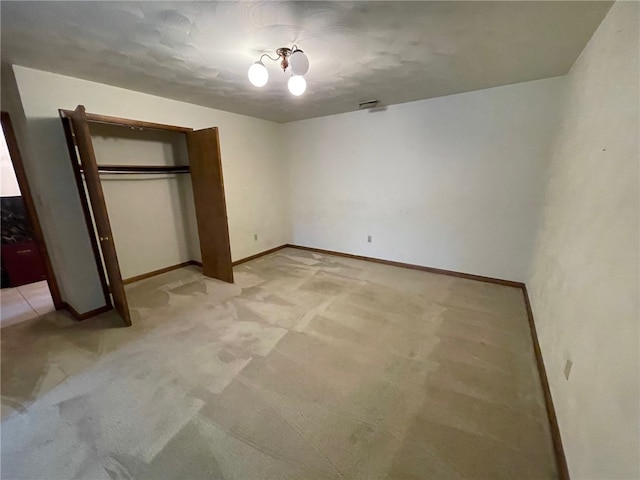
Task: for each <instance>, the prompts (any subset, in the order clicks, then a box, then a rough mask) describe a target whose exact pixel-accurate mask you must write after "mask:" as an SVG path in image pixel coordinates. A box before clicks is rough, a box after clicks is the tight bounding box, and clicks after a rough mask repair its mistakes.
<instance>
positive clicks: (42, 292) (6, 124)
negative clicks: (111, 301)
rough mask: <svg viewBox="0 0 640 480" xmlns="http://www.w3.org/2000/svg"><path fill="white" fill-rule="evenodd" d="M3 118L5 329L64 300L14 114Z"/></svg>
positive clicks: (0, 181) (0, 183)
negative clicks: (46, 241)
mask: <svg viewBox="0 0 640 480" xmlns="http://www.w3.org/2000/svg"><path fill="white" fill-rule="evenodd" d="M1 117H2V131H3V135H2V138H1V139H0V169H1V171H0V206H1V212H2V219H1V230H2V236H1V238H2V243H1V246H0V248H1V255H0V266H1V271H2V278H1V287H2V290H1V295H2V310H1V311H0V326H2V327H5V326H8V325H12V324H15V323H19V322H22V321H25V320H30V319H32V318H36V317H38V316H40V315H45V314H47V313H49V312H52V311H54V310H57V309H61V308H63V307H64V303H63V302H62V299H61V297H60V291H59V289H58V284H57V282H56V278H55V275H54V273H53V268H52V267H51V262H50V260H49V254H48V252H47V247H46V244H45V241H44V236H43V234H42V229H41V227H40V221H39V219H38V215H37V212H36V209H35V204H34V200H33V197H32V190H31V188H30V186H29V182H28V180H27V176H26V172H25V169H24V165H23V163H22V156H21V154H20V149H19V148H18V143H17V139H16V136H15V133H14V130H13V125H12V124H11V118H10V117H9V114H8V113H6V112H2V113H1Z"/></svg>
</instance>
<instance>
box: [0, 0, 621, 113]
mask: <svg viewBox="0 0 640 480" xmlns="http://www.w3.org/2000/svg"><path fill="white" fill-rule="evenodd" d="M610 6H611V2H596V1H585V2H578V1H568V2H564V1H542V2H526V1H505V2H456V1H448V2H424V1H423V2H399V1H394V2H275V1H262V2H111V1H108V2H107V1H105V2H57V1H56V2H10V1H2V2H1V3H0V9H1V10H0V13H1V18H2V61H3V62H9V63H15V64H19V65H24V66H28V67H33V68H38V69H42V70H48V71H52V72H57V73H61V74H65V75H70V76H74V77H79V78H84V79H88V80H94V81H97V82H101V83H107V84H110V85H116V86H120V87H124V88H128V89H131V90H137V91H141V92H147V93H151V94H155V95H160V96H163V97H168V98H174V99H177V100H182V101H186V102H191V103H196V104H199V105H206V106H210V107H213V108H218V109H221V110H228V111H231V112H236V113H242V114H246V115H251V116H255V117H259V118H265V119H269V120H274V121H277V122H288V121H293V120H299V119H304V118H311V117H318V116H323V115H329V114H333V113H340V112H347V111H352V110H356V109H357V108H358V103H359V102H362V101H366V100H371V99H378V100H379V101H380V102H381V104H383V105H391V104H395V103H402V102H407V101H412V100H419V99H424V98H431V97H438V96H442V95H448V94H452V93H459V92H465V91H471V90H478V89H482V88H488V87H493V86H498V85H506V84H511V83H517V82H523V81H528V80H535V79H540V78H546V77H552V76H556V75H563V74H565V73H567V71H568V70H569V68H570V67H571V65H572V64H573V62H574V61H575V59H576V58H577V57H578V55H579V54H580V52H581V50H582V49H583V47H584V46H585V44H586V43H587V41H588V40H589V38H590V37H591V35H592V33H593V32H594V31H595V29H596V28H597V26H598V25H599V23H600V21H601V20H602V18H603V17H604V15H605V14H606V12H607V11H608V9H609V7H610ZM294 43H295V44H297V45H298V46H299V47H300V48H302V49H303V50H304V51H305V53H306V54H307V55H308V57H309V59H310V62H311V68H310V71H309V73H308V74H307V76H306V78H307V85H308V86H307V92H306V93H305V94H304V95H303V96H302V97H293V96H292V95H291V94H289V92H288V90H287V85H286V83H287V82H286V80H287V79H288V75H285V74H283V72H282V70H280V69H279V66H278V65H277V64H276V63H275V62H268V61H266V62H265V64H266V65H267V68H268V69H269V74H270V79H269V83H268V84H267V86H266V87H263V88H261V89H259V88H256V87H253V86H252V85H251V84H250V83H249V81H248V79H247V69H248V67H249V66H250V65H251V63H253V62H254V61H256V60H257V59H258V57H259V55H260V54H261V53H267V52H269V53H272V52H273V51H274V50H275V49H276V48H278V47H282V46H291V45H292V44H294ZM67 107H68V106H67Z"/></svg>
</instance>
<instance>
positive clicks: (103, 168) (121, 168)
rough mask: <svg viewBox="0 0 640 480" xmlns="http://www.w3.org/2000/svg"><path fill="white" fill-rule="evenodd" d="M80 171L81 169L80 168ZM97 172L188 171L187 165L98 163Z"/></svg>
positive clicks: (147, 172) (144, 172) (143, 172)
mask: <svg viewBox="0 0 640 480" xmlns="http://www.w3.org/2000/svg"><path fill="white" fill-rule="evenodd" d="M81 171H82V169H81ZM98 172H102V173H122V174H125V173H128V174H131V173H141V174H149V173H160V174H162V173H189V172H190V169H189V166H188V165H184V166H163V165H98Z"/></svg>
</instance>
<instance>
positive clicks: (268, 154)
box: [13, 66, 290, 312]
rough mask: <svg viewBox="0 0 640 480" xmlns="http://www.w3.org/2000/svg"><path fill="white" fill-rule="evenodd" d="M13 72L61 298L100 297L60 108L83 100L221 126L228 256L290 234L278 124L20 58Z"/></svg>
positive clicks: (126, 113)
mask: <svg viewBox="0 0 640 480" xmlns="http://www.w3.org/2000/svg"><path fill="white" fill-rule="evenodd" d="M13 72H14V74H15V82H16V84H17V88H18V91H19V98H20V101H21V103H22V108H23V110H24V114H25V117H26V124H27V129H28V132H27V133H28V135H29V138H28V143H29V144H30V150H31V155H30V158H29V160H30V165H29V171H28V174H30V179H32V183H33V189H34V190H35V191H36V192H37V193H36V196H37V198H36V202H37V203H38V206H39V207H40V208H41V210H42V211H41V217H42V223H43V228H44V229H46V232H45V234H46V235H47V240H48V243H49V244H50V246H51V249H52V252H51V254H52V261H53V264H54V269H55V270H56V272H59V276H60V278H59V281H60V283H62V285H63V289H64V292H65V300H66V301H68V302H69V303H71V305H73V306H74V307H75V308H76V310H78V311H79V312H85V311H87V310H91V309H93V308H96V307H99V306H100V305H102V304H103V300H102V299H101V297H102V294H101V289H100V284H99V281H98V277H97V271H96V268H95V262H94V260H93V256H92V254H91V250H90V245H89V243H88V239H87V235H86V227H85V226H84V223H83V222H84V220H83V217H82V211H81V209H80V204H79V200H78V197H77V193H76V189H75V185H74V183H73V176H72V172H71V169H70V166H69V159H68V153H67V150H66V145H65V139H64V134H63V130H62V125H61V122H60V119H59V117H58V109H59V108H70V109H73V108H75V107H76V105H78V104H83V105H85V107H86V108H87V111H89V112H95V113H101V114H105V115H114V116H119V117H126V118H133V119H138V120H146V121H152V122H158V123H167V124H174V125H181V126H186V127H193V128H195V129H198V128H208V127H212V126H218V127H219V128H220V140H221V151H222V160H223V174H224V181H225V193H226V200H227V212H228V216H229V230H230V237H231V253H232V257H233V259H234V260H236V259H240V258H243V257H246V256H249V255H252V254H254V253H258V252H261V251H264V250H267V249H269V248H272V247H275V246H278V245H281V244H283V243H286V242H287V241H288V240H289V232H290V228H289V223H288V222H289V220H288V215H287V211H288V207H287V204H286V202H287V194H286V183H285V181H284V180H283V179H284V178H285V174H284V168H285V164H284V162H283V160H282V149H281V145H280V134H279V133H280V130H279V129H280V125H278V124H276V123H273V122H268V121H265V120H259V119H255V118H251V117H246V116H242V115H236V114H232V113H228V112H223V111H219V110H214V109H211V108H205V107H200V106H197V105H192V104H188V103H183V102H177V101H174V100H169V99H165V98H160V97H156V96H153V95H147V94H142V93H139V92H133V91H131V90H125V89H121V88H117V87H112V86H108V85H103V84H99V83H95V82H89V81H85V80H80V79H77V78H72V77H66V76H63V75H57V74H54V73H49V72H43V71H39V70H33V69H30V68H25V67H20V66H13ZM254 234H257V235H258V240H257V241H254ZM121 243H122V242H121Z"/></svg>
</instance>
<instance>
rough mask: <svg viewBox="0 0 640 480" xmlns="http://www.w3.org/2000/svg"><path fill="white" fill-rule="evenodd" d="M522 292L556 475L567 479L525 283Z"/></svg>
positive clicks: (564, 459)
mask: <svg viewBox="0 0 640 480" xmlns="http://www.w3.org/2000/svg"><path fill="white" fill-rule="evenodd" d="M522 293H523V294H524V303H525V305H526V307H527V318H528V320H529V329H530V330H531V341H532V342H533V351H534V354H535V357H536V364H537V366H538V374H539V375H540V383H541V384H542V392H543V393H544V403H545V406H546V409H547V417H548V418H549V427H550V429H551V440H552V441H553V450H554V453H555V457H556V467H557V469H558V475H559V476H560V479H561V480H569V467H568V466H567V459H566V457H565V454H564V447H563V446H562V437H561V436H560V427H559V426H558V417H557V416H556V409H555V407H554V406H553V399H552V398H551V389H550V387H549V379H548V378H547V370H546V368H545V366H544V359H543V358H542V350H540V343H539V342H538V333H537V331H536V323H535V320H534V318H533V310H532V309H531V301H530V299H529V292H528V291H527V286H526V285H522Z"/></svg>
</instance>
